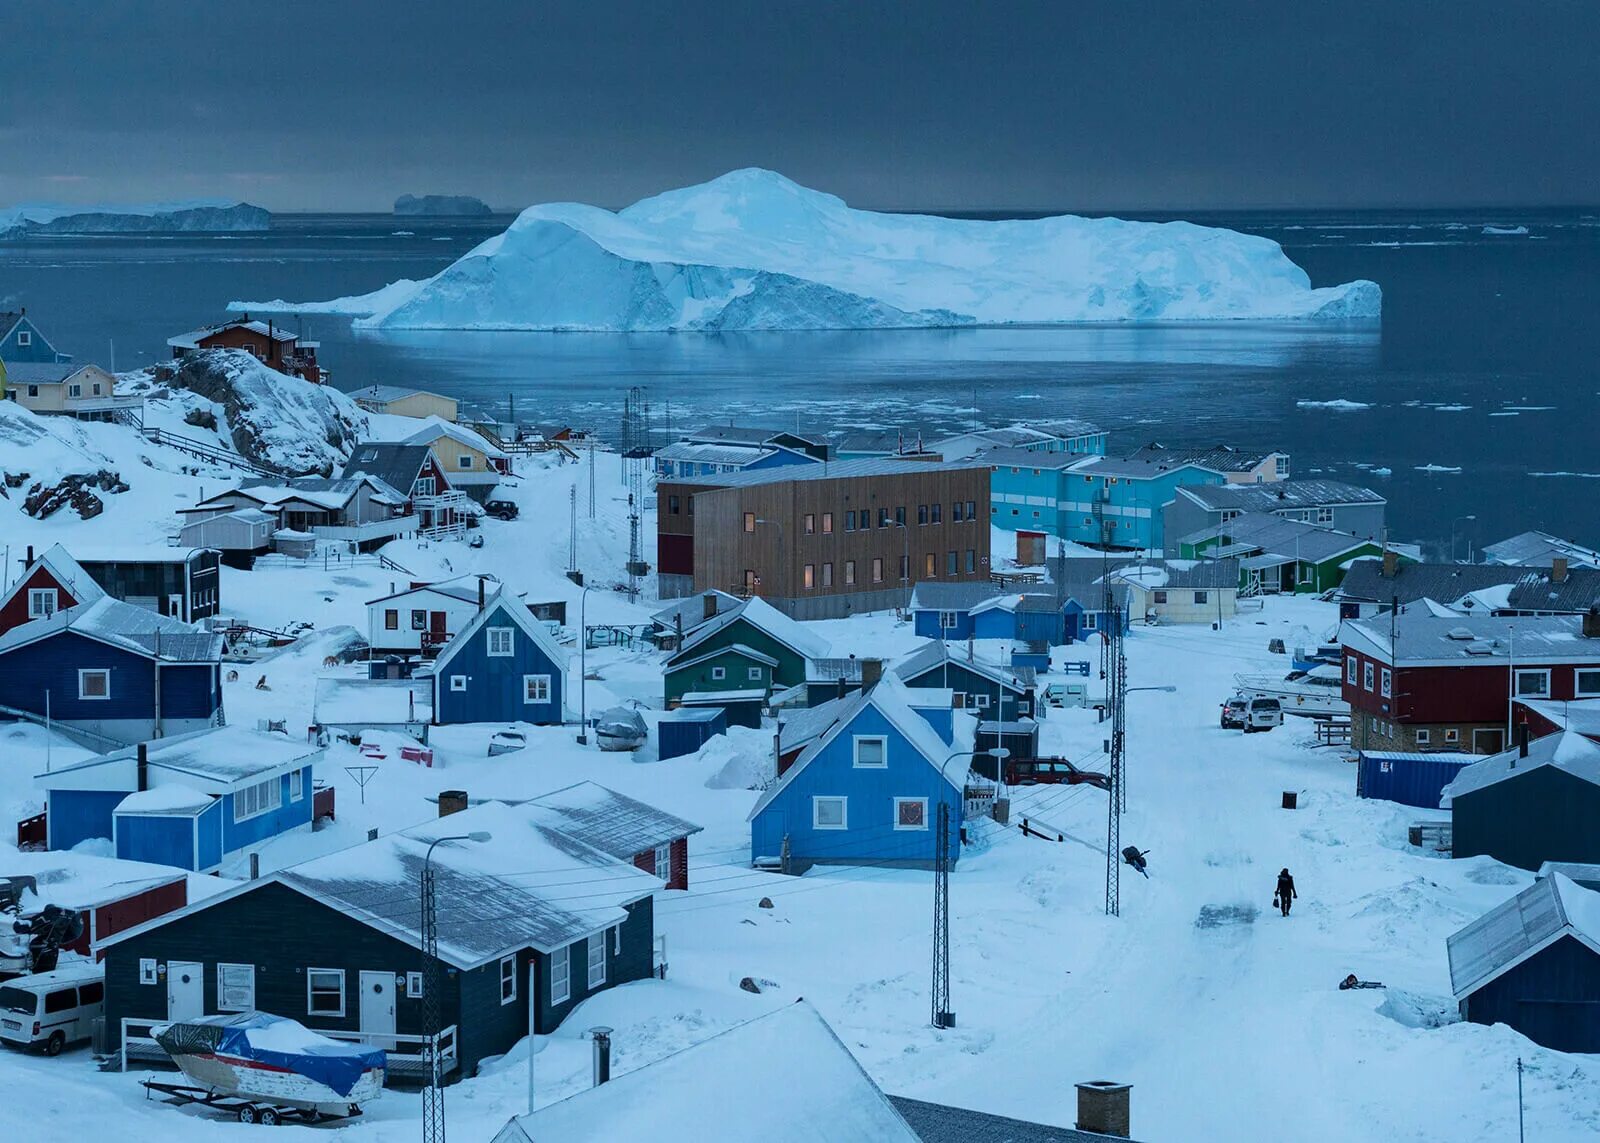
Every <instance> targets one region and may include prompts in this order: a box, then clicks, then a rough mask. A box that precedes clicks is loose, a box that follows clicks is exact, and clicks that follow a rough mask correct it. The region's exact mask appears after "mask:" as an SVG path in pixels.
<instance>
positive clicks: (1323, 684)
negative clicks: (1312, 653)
mask: <svg viewBox="0 0 1600 1143" xmlns="http://www.w3.org/2000/svg"><path fill="white" fill-rule="evenodd" d="M1233 681H1234V684H1235V685H1236V686H1237V687H1238V688H1239V694H1241V695H1243V696H1244V697H1245V698H1275V699H1277V700H1278V702H1279V703H1280V704H1281V705H1282V706H1283V713H1284V714H1298V715H1301V716H1303V717H1307V718H1348V717H1350V704H1349V703H1347V702H1345V700H1344V680H1343V678H1342V677H1341V676H1340V671H1339V668H1338V667H1337V666H1336V665H1334V664H1332V663H1326V664H1323V665H1321V666H1317V667H1313V668H1311V670H1309V671H1290V672H1289V673H1288V674H1287V675H1285V676H1283V677H1282V678H1278V677H1276V676H1274V675H1235V676H1233Z"/></svg>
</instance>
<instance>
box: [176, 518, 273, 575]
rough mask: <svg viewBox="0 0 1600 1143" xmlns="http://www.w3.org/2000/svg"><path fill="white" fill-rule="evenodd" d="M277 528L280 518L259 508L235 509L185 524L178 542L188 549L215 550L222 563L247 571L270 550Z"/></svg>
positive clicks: (179, 534)
mask: <svg viewBox="0 0 1600 1143" xmlns="http://www.w3.org/2000/svg"><path fill="white" fill-rule="evenodd" d="M277 526H278V521H277V518H276V517H275V516H271V515H269V514H268V513H266V512H263V511H261V509H259V508H236V509H234V510H233V511H232V512H219V513H217V515H215V516H207V517H206V518H205V519H203V520H193V521H191V522H189V523H187V524H185V525H184V526H183V527H182V528H181V529H180V530H179V532H178V542H179V543H180V544H181V545H182V546H183V547H185V548H214V549H216V550H217V551H219V552H221V553H222V562H223V563H225V564H227V565H228V566H229V567H231V568H243V569H245V570H246V571H248V570H249V569H250V568H251V566H252V565H253V564H254V563H255V558H256V557H257V556H260V555H265V554H266V553H267V552H268V551H269V550H270V549H271V547H272V533H273V530H274V529H275V528H277Z"/></svg>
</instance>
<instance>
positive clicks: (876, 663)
mask: <svg viewBox="0 0 1600 1143" xmlns="http://www.w3.org/2000/svg"><path fill="white" fill-rule="evenodd" d="M882 679H883V660H882V659H862V660H861V689H862V690H864V691H870V690H871V689H872V688H873V687H875V686H877V685H878V683H879V682H880V681H882Z"/></svg>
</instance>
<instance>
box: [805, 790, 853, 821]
mask: <svg viewBox="0 0 1600 1143" xmlns="http://www.w3.org/2000/svg"><path fill="white" fill-rule="evenodd" d="M823 802H838V803H839V822H838V824H837V825H827V824H824V823H823V822H822V820H821V817H820V815H819V814H818V812H817V811H818V810H820V809H821V808H822V803H823ZM811 828H812V829H814V830H848V829H849V828H850V799H849V798H848V797H846V796H845V795H843V794H813V795H812V796H811Z"/></svg>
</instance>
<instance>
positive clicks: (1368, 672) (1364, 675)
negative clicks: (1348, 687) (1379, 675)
mask: <svg viewBox="0 0 1600 1143" xmlns="http://www.w3.org/2000/svg"><path fill="white" fill-rule="evenodd" d="M1361 686H1362V687H1363V688H1364V689H1365V690H1369V691H1370V690H1371V689H1372V664H1371V663H1362V664H1361Z"/></svg>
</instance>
